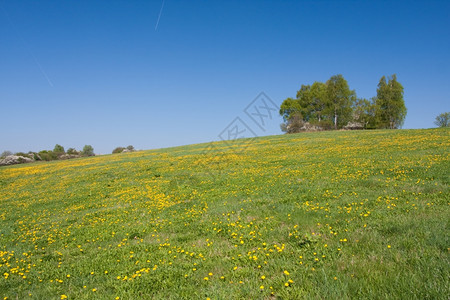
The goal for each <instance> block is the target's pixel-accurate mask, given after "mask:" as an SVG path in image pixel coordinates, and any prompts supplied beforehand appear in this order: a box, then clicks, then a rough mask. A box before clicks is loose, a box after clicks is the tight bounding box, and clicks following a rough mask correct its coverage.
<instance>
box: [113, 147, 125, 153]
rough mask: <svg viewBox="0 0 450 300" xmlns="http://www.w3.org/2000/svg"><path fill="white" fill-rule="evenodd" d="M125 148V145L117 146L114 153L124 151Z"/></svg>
mask: <svg viewBox="0 0 450 300" xmlns="http://www.w3.org/2000/svg"><path fill="white" fill-rule="evenodd" d="M124 149H125V148H124V147H117V148H116V149H114V150H113V152H112V153H113V154H114V153H122V151H123V150H124Z"/></svg>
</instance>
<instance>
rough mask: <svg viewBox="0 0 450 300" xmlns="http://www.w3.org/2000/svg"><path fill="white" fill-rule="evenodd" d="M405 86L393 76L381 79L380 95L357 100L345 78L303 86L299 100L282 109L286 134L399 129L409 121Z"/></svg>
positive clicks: (287, 101)
mask: <svg viewBox="0 0 450 300" xmlns="http://www.w3.org/2000/svg"><path fill="white" fill-rule="evenodd" d="M406 111H407V110H406V106H405V102H404V100H403V86H402V85H401V84H400V83H399V82H398V81H397V76H396V75H395V74H394V75H392V76H390V77H387V78H386V77H385V76H383V77H381V79H380V81H379V83H378V88H377V95H376V96H375V97H373V98H371V99H370V100H367V99H363V98H358V97H357V96H356V92H355V91H354V90H351V89H350V88H349V85H348V83H347V81H346V80H345V79H344V77H343V76H342V75H334V76H332V77H331V78H330V79H329V80H327V81H326V82H325V83H323V82H317V81H316V82H314V83H313V84H312V85H302V86H301V88H300V90H299V91H298V92H297V95H296V98H287V99H286V100H284V101H283V103H282V104H281V107H280V115H281V116H282V117H283V120H284V123H283V124H281V129H282V130H283V131H285V132H287V133H294V132H300V131H309V130H331V129H335V130H336V129H376V128H390V129H395V128H400V127H401V126H402V125H403V122H404V120H405V117H406Z"/></svg>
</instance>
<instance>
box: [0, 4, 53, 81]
mask: <svg viewBox="0 0 450 300" xmlns="http://www.w3.org/2000/svg"><path fill="white" fill-rule="evenodd" d="M0 7H1V8H2V10H3V13H4V14H5V16H6V18H7V19H8V22H9V24H10V25H11V28H12V29H13V30H14V31H15V32H16V35H17V36H18V37H19V39H20V40H21V41H22V43H23V44H24V46H25V48H26V50H27V51H28V53H29V54H30V56H31V57H32V58H33V60H34V62H35V63H36V65H37V66H38V68H39V71H41V73H42V75H43V76H44V77H45V79H46V80H47V82H48V84H49V85H50V86H51V87H53V83H52V81H51V80H50V78H49V77H48V76H47V73H45V71H44V69H43V68H42V66H41V64H40V63H39V61H38V60H37V58H36V56H34V54H33V52H32V51H31V48H30V46H29V45H28V43H27V42H26V41H25V39H24V38H23V37H22V35H20V33H19V31H18V30H17V28H16V27H15V26H14V24H13V22H12V21H11V18H10V17H9V15H8V13H7V12H6V9H5V8H4V7H3V6H1V5H0Z"/></svg>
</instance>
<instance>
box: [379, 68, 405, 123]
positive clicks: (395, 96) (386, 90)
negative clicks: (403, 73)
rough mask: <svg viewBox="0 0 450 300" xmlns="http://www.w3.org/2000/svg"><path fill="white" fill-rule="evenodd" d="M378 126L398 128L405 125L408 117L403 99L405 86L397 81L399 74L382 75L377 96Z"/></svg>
mask: <svg viewBox="0 0 450 300" xmlns="http://www.w3.org/2000/svg"><path fill="white" fill-rule="evenodd" d="M375 103H376V106H377V109H378V111H377V127H378V128H389V129H396V128H400V127H401V126H402V125H403V122H404V120H405V117H406V112H407V110H406V106H405V101H404V100H403V86H402V85H401V84H400V83H399V82H398V81H397V76H396V75H395V74H393V75H392V76H391V77H388V78H386V77H385V76H383V77H381V79H380V82H379V83H378V89H377V97H376V101H375Z"/></svg>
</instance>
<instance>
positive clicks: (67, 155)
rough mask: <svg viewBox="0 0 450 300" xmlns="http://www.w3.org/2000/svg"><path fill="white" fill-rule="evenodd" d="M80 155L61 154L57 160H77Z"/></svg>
mask: <svg viewBox="0 0 450 300" xmlns="http://www.w3.org/2000/svg"><path fill="white" fill-rule="evenodd" d="M79 157H81V155H78V154H63V155H61V156H59V157H58V159H71V158H79Z"/></svg>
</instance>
